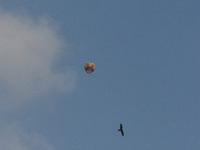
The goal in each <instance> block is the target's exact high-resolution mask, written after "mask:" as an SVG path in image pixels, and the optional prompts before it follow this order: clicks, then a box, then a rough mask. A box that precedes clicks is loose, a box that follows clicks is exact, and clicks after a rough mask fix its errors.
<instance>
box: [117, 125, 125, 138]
mask: <svg viewBox="0 0 200 150" xmlns="http://www.w3.org/2000/svg"><path fill="white" fill-rule="evenodd" d="M118 131H121V133H122V136H124V131H123V126H122V124H121V123H120V129H118Z"/></svg>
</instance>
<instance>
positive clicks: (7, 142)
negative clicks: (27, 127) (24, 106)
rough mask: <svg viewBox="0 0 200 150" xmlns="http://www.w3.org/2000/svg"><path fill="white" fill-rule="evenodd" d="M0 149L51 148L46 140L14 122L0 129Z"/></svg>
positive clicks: (40, 149) (35, 149)
mask: <svg viewBox="0 0 200 150" xmlns="http://www.w3.org/2000/svg"><path fill="white" fill-rule="evenodd" d="M0 133H1V134H0V149H1V150H53V148H52V146H51V145H50V144H49V143H48V142H47V140H46V139H45V138H44V137H42V136H40V135H38V134H36V133H33V132H27V131H24V130H22V129H21V128H20V127H19V126H18V125H16V124H14V125H12V126H8V127H5V128H3V130H1V131H0Z"/></svg>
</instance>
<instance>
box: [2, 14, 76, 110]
mask: <svg viewBox="0 0 200 150" xmlns="http://www.w3.org/2000/svg"><path fill="white" fill-rule="evenodd" d="M0 12H1V13H0V98H1V101H0V105H1V107H11V108H12V107H13V106H14V107H16V105H21V104H22V103H26V102H27V101H29V100H31V99H33V98H34V97H38V96H40V95H45V94H48V93H51V92H52V91H55V90H56V91H57V92H64V93H66V92H68V91H70V90H72V89H73V88H74V85H75V83H74V82H75V79H74V73H73V72H71V71H69V70H68V71H65V72H63V73H59V74H58V73H55V72H54V71H53V70H52V64H53V62H54V61H55V59H56V58H57V56H58V55H59V53H60V52H61V50H62V49H63V47H64V46H65V44H64V42H63V41H62V40H61V39H60V38H59V37H58V35H57V34H56V30H54V29H53V28H52V27H51V26H50V25H49V23H48V20H46V19H44V18H43V19H39V20H38V21H32V20H31V19H30V18H28V17H20V16H17V15H12V14H10V13H6V12H3V11H0ZM66 68H67V67H66Z"/></svg>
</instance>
